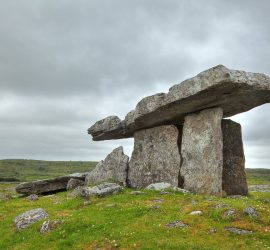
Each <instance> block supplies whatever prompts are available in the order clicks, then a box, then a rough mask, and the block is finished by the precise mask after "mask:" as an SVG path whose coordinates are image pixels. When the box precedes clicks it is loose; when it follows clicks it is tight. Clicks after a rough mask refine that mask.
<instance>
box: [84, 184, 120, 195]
mask: <svg viewBox="0 0 270 250" xmlns="http://www.w3.org/2000/svg"><path fill="white" fill-rule="evenodd" d="M122 189H123V188H122V187H121V186H120V185H119V184H117V183H108V182H106V183H102V184H99V185H97V186H94V187H83V188H82V189H81V190H80V192H81V196H82V197H90V196H93V195H95V196H100V197H102V196H106V195H109V194H117V193H119V192H120V191H121V190H122Z"/></svg>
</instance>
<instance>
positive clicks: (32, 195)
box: [27, 194, 38, 201]
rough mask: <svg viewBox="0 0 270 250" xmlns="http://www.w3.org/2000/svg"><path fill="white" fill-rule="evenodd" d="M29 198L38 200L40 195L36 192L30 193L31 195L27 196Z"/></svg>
mask: <svg viewBox="0 0 270 250" xmlns="http://www.w3.org/2000/svg"><path fill="white" fill-rule="evenodd" d="M27 200H29V201H36V200H38V195H36V194H30V195H29V196H27Z"/></svg>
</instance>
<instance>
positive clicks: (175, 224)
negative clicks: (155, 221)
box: [166, 220, 188, 228]
mask: <svg viewBox="0 0 270 250" xmlns="http://www.w3.org/2000/svg"><path fill="white" fill-rule="evenodd" d="M187 226H188V225H187V224H185V223H184V222H182V221H179V220H177V221H173V222H170V223H168V224H166V227H169V228H175V227H180V228H184V227H187Z"/></svg>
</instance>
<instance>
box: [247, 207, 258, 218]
mask: <svg viewBox="0 0 270 250" xmlns="http://www.w3.org/2000/svg"><path fill="white" fill-rule="evenodd" d="M243 212H244V213H245V214H247V215H248V216H250V217H252V218H258V217H259V215H258V212H257V210H256V209H255V208H254V207H252V206H248V207H247V208H245V209H244V211H243Z"/></svg>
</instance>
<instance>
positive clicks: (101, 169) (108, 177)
mask: <svg viewBox="0 0 270 250" xmlns="http://www.w3.org/2000/svg"><path fill="white" fill-rule="evenodd" d="M128 160H129V157H128V156H127V155H125V154H124V151H123V147H118V148H116V149H114V150H113V151H112V152H111V153H110V154H109V155H107V157H106V158H105V160H104V161H100V162H99V163H98V164H97V165H96V167H95V168H94V169H93V170H92V171H91V172H90V173H89V174H88V175H87V176H86V183H87V185H94V184H99V183H101V182H105V181H107V182H108V181H113V182H117V183H121V184H122V185H124V186H125V185H126V182H127V172H128Z"/></svg>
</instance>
